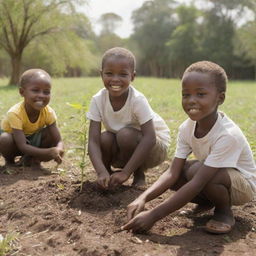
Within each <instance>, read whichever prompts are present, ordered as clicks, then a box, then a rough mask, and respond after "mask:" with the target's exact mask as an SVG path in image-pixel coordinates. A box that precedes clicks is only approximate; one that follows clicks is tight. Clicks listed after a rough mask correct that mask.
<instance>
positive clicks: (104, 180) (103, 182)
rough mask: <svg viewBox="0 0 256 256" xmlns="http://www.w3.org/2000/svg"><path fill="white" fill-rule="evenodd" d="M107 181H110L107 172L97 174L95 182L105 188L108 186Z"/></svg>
mask: <svg viewBox="0 0 256 256" xmlns="http://www.w3.org/2000/svg"><path fill="white" fill-rule="evenodd" d="M109 181H110V175H109V174H108V173H104V174H100V175H99V176H98V179H97V182H98V184H99V185H100V186H101V187H102V188H104V189H107V188H108V186H109Z"/></svg>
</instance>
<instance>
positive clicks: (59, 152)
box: [50, 147, 64, 164]
mask: <svg viewBox="0 0 256 256" xmlns="http://www.w3.org/2000/svg"><path fill="white" fill-rule="evenodd" d="M50 150H51V155H52V158H53V159H54V161H55V162H56V163H58V164H61V163H62V156H63V154H64V150H63V149H62V148H59V147H52V148H50Z"/></svg>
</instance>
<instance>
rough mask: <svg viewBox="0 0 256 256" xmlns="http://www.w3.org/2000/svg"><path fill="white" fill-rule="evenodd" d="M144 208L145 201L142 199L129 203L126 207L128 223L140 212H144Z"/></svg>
mask: <svg viewBox="0 0 256 256" xmlns="http://www.w3.org/2000/svg"><path fill="white" fill-rule="evenodd" d="M144 207H145V201H144V200H143V199H140V198H137V199H136V200H134V201H133V202H131V203H130V204H129V205H128V206H127V218H128V221H129V220H131V219H132V218H134V216H136V215H137V214H139V213H140V212H142V211H143V210H144Z"/></svg>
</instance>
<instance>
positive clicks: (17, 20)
mask: <svg viewBox="0 0 256 256" xmlns="http://www.w3.org/2000/svg"><path fill="white" fill-rule="evenodd" d="M84 2H86V1H83V0H66V1H65V0H19V1H17V0H0V76H10V78H11V79H10V84H16V83H17V79H18V76H19V74H20V72H21V71H22V70H24V69H27V68H31V67H40V68H44V69H46V70H47V71H48V72H49V73H51V74H52V75H55V76H85V75H96V74H98V69H99V63H100V56H101V55H102V53H103V52H104V51H105V50H106V49H108V48H111V47H114V46H123V47H128V48H129V49H131V50H132V51H133V52H134V53H135V55H136V57H137V72H138V74H139V75H142V76H155V77H168V78H169V77H173V78H176V77H180V76H181V75H182V73H183V72H184V69H185V68H186V67H187V66H188V65H189V64H191V63H192V62H195V61H199V60H211V61H214V62H217V63H218V64H220V65H221V66H223V67H224V68H225V69H226V71H227V73H228V74H229V77H230V78H233V79H255V77H256V1H255V0H194V1H193V2H192V3H190V4H181V3H177V2H178V1H174V0H148V1H146V2H144V4H143V5H142V6H141V7H140V8H139V9H137V10H135V11H134V12H133V14H132V22H133V25H134V32H133V33H132V35H131V36H130V37H129V38H126V39H123V38H120V37H119V36H118V35H117V34H116V33H115V31H116V28H117V27H118V25H119V24H120V23H121V22H122V19H121V17H120V16H119V15H117V14H115V13H106V14H103V15H102V16H101V18H100V20H99V22H100V23H101V26H102V30H101V33H100V34H99V35H96V34H95V33H94V31H93V30H92V26H91V23H90V21H89V20H88V18H87V17H86V16H85V15H84V14H82V13H78V12H77V11H76V8H75V6H77V5H78V4H84Z"/></svg>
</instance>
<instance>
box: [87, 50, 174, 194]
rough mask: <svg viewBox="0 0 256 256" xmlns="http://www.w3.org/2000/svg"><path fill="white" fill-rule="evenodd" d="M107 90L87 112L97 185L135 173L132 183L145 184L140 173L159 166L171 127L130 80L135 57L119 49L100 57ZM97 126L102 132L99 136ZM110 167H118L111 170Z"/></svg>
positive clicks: (111, 184) (115, 183)
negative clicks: (102, 126)
mask: <svg viewBox="0 0 256 256" xmlns="http://www.w3.org/2000/svg"><path fill="white" fill-rule="evenodd" d="M101 77H102V80H103V83H104V86H105V88H104V89H101V90H100V91H99V92H98V93H97V94H96V95H94V96H93V98H92V101H91V105H90V109H89V112H88V113H87V117H88V119H90V128H89V146H88V149H89V156H90V159H91V161H92V164H93V166H94V168H95V170H96V173H97V175H98V184H99V185H100V186H101V187H103V188H105V189H107V188H111V187H116V186H118V185H120V184H122V183H123V182H125V181H126V180H127V179H128V178H129V176H130V175H131V174H132V173H133V174H134V181H133V185H143V184H144V183H145V176H144V171H145V170H146V169H147V168H151V167H154V166H156V165H158V164H160V163H161V162H163V161H164V160H165V158H166V156H167V148H168V145H169V141H170V137H169V129H168V127H167V125H166V124H165V122H164V120H163V119H162V118H161V117H160V116H159V115H158V114H156V113H155V112H154V111H153V110H152V109H151V107H150V105H149V103H148V101H147V99H146V97H145V96H144V95H143V94H142V93H140V92H138V91H137V90H136V89H135V88H134V87H133V86H132V85H131V82H132V81H133V80H134V77H135V58H134V56H133V54H132V53H131V52H130V51H128V50H126V49H124V48H120V47H116V48H112V49H110V50H108V51H107V52H106V53H105V54H104V55H103V59H102V71H101ZM101 123H103V125H104V127H105V129H106V131H104V132H102V133H101ZM111 166H114V167H117V168H121V170H120V171H116V172H113V171H112V169H111Z"/></svg>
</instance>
